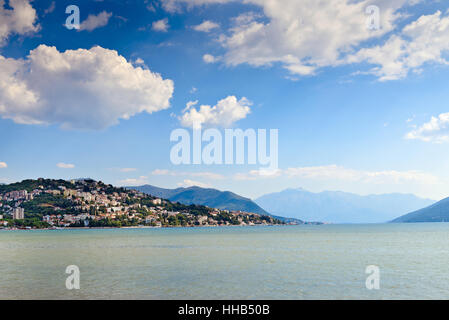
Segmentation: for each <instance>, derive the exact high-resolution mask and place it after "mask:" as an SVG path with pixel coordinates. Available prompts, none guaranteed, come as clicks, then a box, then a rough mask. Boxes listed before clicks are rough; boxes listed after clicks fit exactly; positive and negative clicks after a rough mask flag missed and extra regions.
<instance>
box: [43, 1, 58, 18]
mask: <svg viewBox="0 0 449 320" xmlns="http://www.w3.org/2000/svg"><path fill="white" fill-rule="evenodd" d="M55 9H56V2H55V1H52V2H51V4H50V6H49V7H48V8H47V9H45V10H44V16H45V15H47V14H49V13H52V12H53V11H55Z"/></svg>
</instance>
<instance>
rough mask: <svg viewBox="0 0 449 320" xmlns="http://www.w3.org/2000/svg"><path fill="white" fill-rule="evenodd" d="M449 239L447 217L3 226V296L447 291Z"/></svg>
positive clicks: (416, 295)
mask: <svg viewBox="0 0 449 320" xmlns="http://www.w3.org/2000/svg"><path fill="white" fill-rule="evenodd" d="M448 238H449V224H447V223H439V224H434V223H428V224H378V225H322V226H284V227H226V228H176V229H105V230H54V231H50V230H45V231H0V252H1V254H0V273H1V277H0V299H430V298H433V299H447V298H449V291H448V288H449V277H448V276H447V274H448V271H449V247H448V246H447V240H448ZM68 265H77V266H78V267H79V268H80V270H81V289H80V290H71V291H70V290H67V289H66V287H65V280H66V277H67V276H68V275H67V274H65V269H66V267H67V266H68ZM368 265H377V266H379V267H380V272H381V274H380V290H367V289H366V287H365V280H366V277H367V276H368V275H367V274H365V268H366V266H368Z"/></svg>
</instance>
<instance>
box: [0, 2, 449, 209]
mask: <svg viewBox="0 0 449 320" xmlns="http://www.w3.org/2000/svg"><path fill="white" fill-rule="evenodd" d="M70 5H76V6H77V7H78V8H79V14H80V25H79V28H78V29H76V28H72V29H70V28H68V27H67V26H68V25H67V21H66V20H67V18H68V17H70V16H71V14H72V13H73V11H70V10H69V11H68V13H67V12H66V10H67V8H68V7H69V6H70ZM373 6H375V7H374V8H377V10H378V11H377V12H378V15H377V13H376V10H374V9H373ZM448 9H449V4H448V3H447V2H446V1H436V0H408V1H407V0H389V1H387V0H377V1H376V0H359V1H350V0H328V1H324V2H323V1H316V0H279V1H270V0H245V1H239V0H189V1H187V0H157V1H150V0H141V1H137V0H136V1H118V0H109V1H108V0H104V1H100V0H97V1H93V0H92V1H64V0H59V1H51V0H35V1H28V0H9V1H4V0H0V137H1V140H0V141H1V147H0V183H11V182H15V181H20V180H23V179H29V178H38V177H45V178H62V179H71V178H81V177H90V178H93V179H96V180H101V181H104V182H106V183H111V184H114V185H121V186H131V185H141V184H152V185H155V186H159V187H166V188H176V187H186V186H192V185H198V186H202V187H213V188H217V189H220V190H230V191H233V192H236V193H238V194H240V195H243V196H247V197H250V198H256V197H258V196H261V195H263V194H266V193H271V192H278V191H281V190H283V189H286V188H300V187H301V188H304V189H307V190H310V191H313V192H320V191H324V190H339V191H345V192H352V193H357V194H363V195H365V194H382V193H396V192H397V193H413V194H415V195H417V196H420V197H425V198H430V199H434V200H439V199H442V198H444V197H447V196H449V161H448V159H449V107H448V103H447V102H448V101H449V90H448V83H449V66H448V65H449V59H448V53H449V11H448ZM70 21H71V22H73V21H72V20H70ZM70 21H69V22H70ZM69 24H70V23H69ZM194 121H197V122H199V123H200V124H201V125H202V127H203V128H204V129H206V128H214V129H217V130H219V131H220V132H222V133H223V132H224V130H225V129H242V130H247V129H254V130H256V131H257V130H259V129H266V130H267V131H269V130H270V129H276V130H278V149H277V150H278V159H279V164H278V168H277V170H274V171H272V172H270V174H264V173H263V172H261V170H260V168H261V167H260V165H259V164H255V165H254V164H249V163H247V162H245V163H244V164H235V163H234V164H227V165H226V164H211V165H208V164H204V163H202V164H181V165H175V164H174V163H173V161H171V158H170V152H171V150H172V148H173V146H174V145H175V144H176V143H175V142H173V141H170V136H171V134H172V132H173V131H174V130H177V129H182V128H185V129H186V130H190V131H189V132H191V131H192V128H191V126H192V124H193V122H194Z"/></svg>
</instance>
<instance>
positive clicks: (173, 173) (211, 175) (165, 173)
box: [151, 169, 225, 180]
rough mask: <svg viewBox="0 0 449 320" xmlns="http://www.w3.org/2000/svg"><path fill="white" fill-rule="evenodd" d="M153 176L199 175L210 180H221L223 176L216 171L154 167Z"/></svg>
mask: <svg viewBox="0 0 449 320" xmlns="http://www.w3.org/2000/svg"><path fill="white" fill-rule="evenodd" d="M151 174H152V175H154V176H173V177H179V176H189V177H200V178H206V179H211V180H222V179H224V178H225V177H224V176H223V175H221V174H218V173H213V172H180V171H171V170H167V169H156V170H153V172H152V173H151Z"/></svg>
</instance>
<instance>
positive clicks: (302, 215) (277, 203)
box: [255, 188, 435, 223]
mask: <svg viewBox="0 0 449 320" xmlns="http://www.w3.org/2000/svg"><path fill="white" fill-rule="evenodd" d="M255 202H256V203H257V204H258V205H259V206H261V207H263V208H264V209H265V210H267V211H269V212H270V213H272V214H274V215H281V216H288V217H293V218H298V219H302V220H307V221H324V222H332V223H379V222H388V221H391V220H392V219H394V218H396V217H398V216H400V215H401V214H403V213H405V212H410V211H414V210H417V209H420V208H423V207H427V206H429V205H430V204H433V203H434V202H435V201H434V200H430V199H422V198H419V197H416V196H415V195H412V194H396V193H393V194H382V195H368V196H361V195H357V194H352V193H347V192H341V191H323V192H320V193H313V192H309V191H306V190H304V189H301V188H299V189H286V190H284V191H281V192H278V193H271V194H266V195H264V196H261V197H259V198H258V199H256V200H255Z"/></svg>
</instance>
